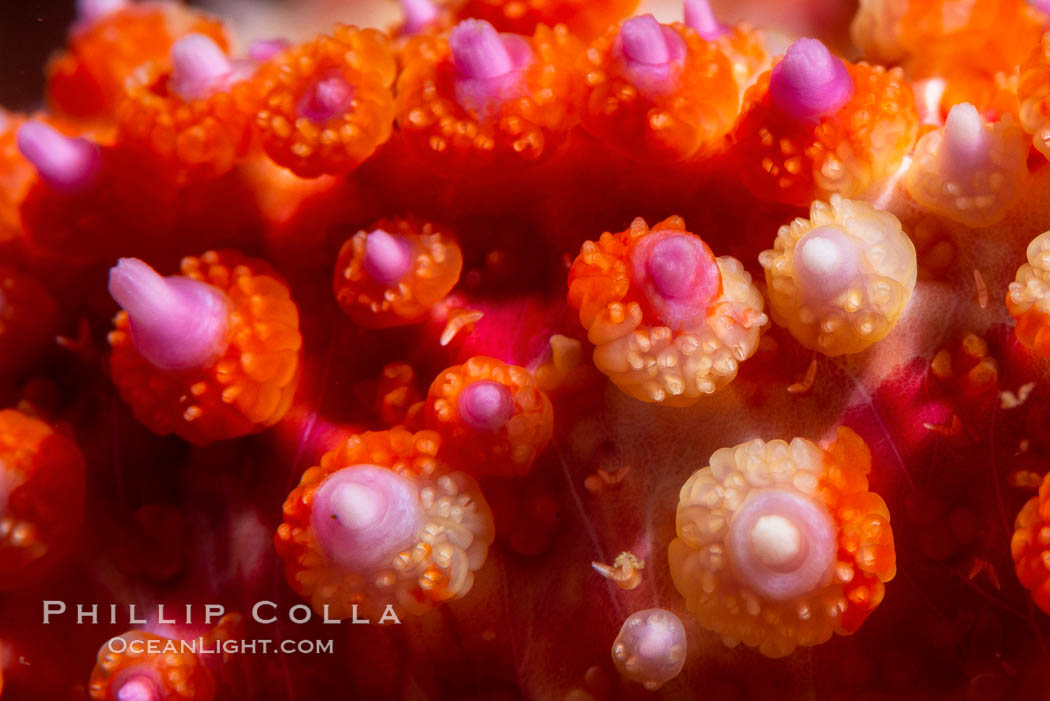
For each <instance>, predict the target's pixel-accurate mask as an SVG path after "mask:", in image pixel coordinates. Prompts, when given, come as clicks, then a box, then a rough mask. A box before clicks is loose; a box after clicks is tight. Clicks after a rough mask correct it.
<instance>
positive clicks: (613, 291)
mask: <svg viewBox="0 0 1050 701" xmlns="http://www.w3.org/2000/svg"><path fill="white" fill-rule="evenodd" d="M647 238H648V240H647ZM665 239H668V240H670V245H673V246H677V245H678V244H679V243H681V244H682V245H683V252H685V251H692V250H694V249H695V253H694V254H693V255H695V256H696V258H695V260H694V263H693V265H695V270H696V272H692V271H689V270H680V269H677V265H676V264H675V267H672V268H669V269H668V270H667V273H669V274H665V273H664V271H663V270H662V269H661V270H654V269H653V266H652V265H651V262H652V261H653V260H655V259H654V258H653V255H659V253H657V250H658V249H657V246H658V245H659V244H660V242H661V241H663V240H665ZM669 253H670V254H671V256H673V258H672V261H673V260H674V259H677V258H679V256H680V255H682V254H681V253H678V252H677V251H674V252H669ZM685 255H688V253H686V254H685ZM669 263H670V261H669ZM661 267H662V266H661ZM701 271H702V272H701ZM686 276H688V277H686ZM664 278H666V281H665V280H664ZM683 283H684V285H685V286H686V287H689V288H690V289H692V285H694V284H695V285H697V287H696V288H695V291H696V293H697V297H696V298H695V300H690V299H689V297H687V295H688V294H691V293H690V292H688V291H687V290H685V289H682V290H670V289H668V290H662V289H661V287H662V286H664V285H666V284H671V285H674V286H678V285H682V284H683ZM668 292H670V294H668ZM569 303H570V304H571V305H572V306H573V307H575V308H577V309H579V312H580V323H582V324H583V326H584V328H585V329H587V336H588V339H589V340H590V341H591V343H593V344H594V345H595V349H594V362H595V365H597V366H598V369H599V370H601V371H602V372H604V373H605V374H607V375H608V376H609V378H610V379H611V380H613V382H615V383H616V384H617V386H618V387H619V388H620V389H621V390H623V391H624V392H625V393H627V394H628V395H630V396H632V397H634V398H635V399H640V400H641V401H644V402H655V403H659V404H666V405H667V406H689V405H690V404H694V403H695V402H697V401H698V400H699V399H700V398H701V397H703V396H704V395H708V394H711V393H713V392H716V391H718V390H719V389H720V388H722V387H724V386H725V385H726V384H728V383H729V382H731V381H732V379H733V378H734V377H735V376H736V372H737V367H738V365H739V363H741V362H743V361H745V360H747V358H749V357H750V356H751V355H752V354H753V353H754V352H755V350H756V349H757V347H758V338H759V334H760V333H761V330H762V327H763V326H765V325H766V323H768V318H767V317H766V315H765V314H763V313H762V306H763V301H762V297H761V295H760V294H759V293H758V290H757V289H755V287H754V286H752V284H751V276H750V275H748V274H747V273H746V272H744V270H743V267H742V266H741V265H740V263H739V261H737V260H736V259H734V258H730V257H728V256H723V257H721V258H718V259H715V257H714V255H713V254H712V253H711V251H710V249H709V248H707V245H706V244H704V243H703V242H702V241H700V240H699V239H698V238H696V237H694V236H693V235H692V234H690V233H689V232H688V231H686V228H685V222H684V221H683V220H682V219H681V218H680V217H671V218H669V219H666V220H665V221H662V222H660V223H658V224H656V225H654V226H653V227H652V229H650V228H649V227H648V226H647V225H646V223H645V221H644V220H642V219H635V220H634V222H632V224H631V227H630V228H629V229H627V230H626V231H623V232H620V233H618V234H611V233H605V234H602V237H601V238H600V239H599V240H598V241H588V242H587V243H585V244H584V245H583V248H582V249H581V250H580V254H579V256H577V258H576V260H575V261H574V262H573V264H572V268H571V269H570V270H569ZM668 357H669V358H670V359H667V358H668Z"/></svg>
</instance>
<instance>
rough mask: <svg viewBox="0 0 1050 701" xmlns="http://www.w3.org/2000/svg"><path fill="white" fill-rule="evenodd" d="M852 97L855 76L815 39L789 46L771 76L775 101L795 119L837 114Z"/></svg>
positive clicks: (776, 104)
mask: <svg viewBox="0 0 1050 701" xmlns="http://www.w3.org/2000/svg"><path fill="white" fill-rule="evenodd" d="M852 96H853V79H852V78H850V75H849V71H847V70H846V66H845V65H844V64H843V63H842V60H841V59H839V58H836V57H835V56H832V55H831V52H830V51H828V49H827V47H825V46H824V44H822V43H820V41H818V40H816V39H808V38H803V39H799V40H798V41H796V42H795V43H794V44H792V45H791V46H789V47H788V50H787V53H786V54H785V55H784V58H783V59H781V61H780V62H779V63H777V65H775V66H773V71H772V75H770V78H769V97H770V99H771V100H772V101H773V104H774V105H775V106H776V107H777V109H779V110H780V111H782V112H784V113H786V114H788V115H790V116H792V117H794V118H796V119H803V120H812V119H819V118H821V117H824V116H827V115H829V114H834V113H835V112H837V111H838V110H839V108H841V107H842V106H843V105H844V104H846V102H847V101H848V100H849V99H850V98H851V97H852Z"/></svg>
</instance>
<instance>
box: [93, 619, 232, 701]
mask: <svg viewBox="0 0 1050 701" xmlns="http://www.w3.org/2000/svg"><path fill="white" fill-rule="evenodd" d="M226 618H229V616H227V617H226ZM226 618H224V619H223V621H225V620H226ZM223 621H220V622H219V625H220V626H221V625H222V623H223ZM117 638H120V639H122V640H123V642H120V643H115V644H114V642H113V641H114V640H116V638H114V639H113V640H110V641H107V642H106V643H105V644H104V645H103V646H102V647H101V648H100V649H99V651H98V661H97V662H96V663H95V668H94V669H92V670H91V679H90V681H89V683H88V693H89V694H90V695H91V698H92V699H93V700H94V701H108V700H109V699H115V698H117V694H118V693H119V692H120V689H121V687H120V686H117V685H118V684H120V685H121V686H123V685H124V684H127V683H128V682H130V681H133V680H134V679H135V677H139V676H140V677H142V678H144V679H147V680H149V682H150V683H151V684H154V685H156V687H157V688H156V691H158V692H160V694H161V698H164V699H167V700H168V701H211V700H212V699H214V698H215V680H214V679H213V678H212V674H211V672H209V671H208V668H207V667H205V666H204V663H203V662H202V661H201V659H200V658H199V657H198V656H197V655H195V654H194V653H193V652H191V651H190V650H189V648H188V647H187V648H183V646H182V643H181V642H179V641H172V640H171V639H170V638H165V637H162V636H160V635H154V634H153V633H147V632H145V631H141V630H132V631H129V632H127V633H124V634H123V635H119V636H117ZM169 645H170V647H166V646H169ZM114 649H117V650H123V652H120V653H118V652H114V651H113V650H114ZM209 649H214V645H213V646H212V647H211V648H209ZM150 650H154V651H153V652H152V653H151V652H150Z"/></svg>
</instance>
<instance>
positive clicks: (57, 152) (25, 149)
mask: <svg viewBox="0 0 1050 701" xmlns="http://www.w3.org/2000/svg"><path fill="white" fill-rule="evenodd" d="M15 142H16V143H17V144H18V150H19V151H21V152H22V155H23V156H25V157H26V160H28V161H29V162H30V163H32V164H33V167H34V168H36V172H37V173H38V174H39V175H40V178H41V179H42V180H43V181H44V182H46V183H47V184H48V185H50V186H51V187H54V188H57V189H60V190H66V191H77V190H81V189H83V188H85V187H87V186H88V185H90V184H91V183H92V182H93V181H94V179H95V175H96V174H97V173H98V170H99V167H100V165H101V157H100V154H99V149H98V146H97V145H95V144H93V143H91V142H90V141H88V140H87V139H82V138H78V137H73V136H66V135H65V134H62V133H61V132H59V131H58V130H57V129H55V128H54V127H52V126H50V125H49V124H44V123H43V122H27V123H25V124H23V125H22V126H21V127H19V129H18V133H17V134H15Z"/></svg>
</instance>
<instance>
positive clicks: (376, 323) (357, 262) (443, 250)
mask: <svg viewBox="0 0 1050 701" xmlns="http://www.w3.org/2000/svg"><path fill="white" fill-rule="evenodd" d="M375 232H385V234H386V235H387V236H389V237H393V238H394V239H396V240H397V243H396V244H395V245H400V246H402V247H403V248H404V253H403V254H402V255H403V256H404V258H405V260H404V262H403V266H404V270H403V272H402V273H401V274H400V275H399V276H396V277H395V276H390V277H389V278H387V277H382V276H373V275H370V273H369V265H368V251H367V246H368V240H369V237H370V236H372V235H373V233H375ZM462 270H463V253H462V251H461V250H460V247H459V244H457V243H456V242H455V239H454V237H453V236H452V235H451V234H450V233H449V232H448V231H447V230H444V229H442V228H441V227H438V226H437V225H435V224H433V223H431V222H424V221H420V220H417V219H414V218H395V219H383V220H380V221H378V222H376V224H375V225H374V227H372V230H371V232H366V231H359V232H358V233H356V234H354V235H353V236H352V237H350V238H349V239H347V241H346V242H345V243H344V244H343V246H342V248H341V249H340V250H339V255H338V257H337V259H336V264H335V275H334V279H333V283H332V287H333V291H334V293H335V298H336V301H337V302H338V303H339V306H340V307H342V309H343V311H344V312H346V314H347V315H348V316H349V317H350V318H351V319H353V320H354V322H355V323H357V324H360V325H361V326H364V327H367V328H389V327H392V326H402V325H405V324H412V323H415V322H417V321H420V320H421V319H422V318H423V317H424V316H426V314H427V312H429V311H430V309H431V308H432V307H433V306H434V305H435V304H437V303H438V302H440V301H441V300H443V299H444V298H445V296H446V295H447V294H448V293H449V292H450V291H451V290H452V288H453V287H455V286H456V283H458V282H459V275H460V273H461V272H462Z"/></svg>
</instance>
